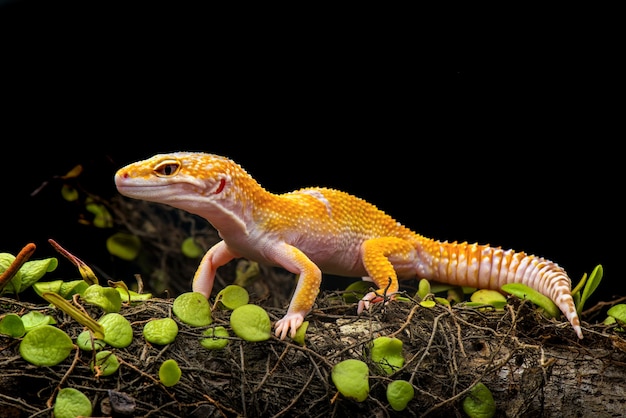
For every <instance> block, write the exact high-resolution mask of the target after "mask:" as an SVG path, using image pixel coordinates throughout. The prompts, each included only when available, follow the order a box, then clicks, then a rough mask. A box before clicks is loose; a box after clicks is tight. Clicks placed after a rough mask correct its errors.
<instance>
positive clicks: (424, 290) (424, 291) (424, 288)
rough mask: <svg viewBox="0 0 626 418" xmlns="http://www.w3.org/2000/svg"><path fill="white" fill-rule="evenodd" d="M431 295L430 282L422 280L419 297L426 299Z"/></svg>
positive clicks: (418, 292) (419, 286)
mask: <svg viewBox="0 0 626 418" xmlns="http://www.w3.org/2000/svg"><path fill="white" fill-rule="evenodd" d="M430 293H431V292H430V282H429V281H428V280H426V279H420V281H419V283H418V285H417V296H418V297H419V298H420V299H424V298H425V297H426V296H427V295H428V294H430Z"/></svg>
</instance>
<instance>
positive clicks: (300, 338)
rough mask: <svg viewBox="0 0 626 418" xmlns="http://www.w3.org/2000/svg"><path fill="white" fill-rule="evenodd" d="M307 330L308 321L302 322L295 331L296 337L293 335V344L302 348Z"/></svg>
mask: <svg viewBox="0 0 626 418" xmlns="http://www.w3.org/2000/svg"><path fill="white" fill-rule="evenodd" d="M307 328H309V321H304V322H302V325H300V326H299V327H298V329H297V330H296V335H294V336H293V338H292V340H293V342H295V343H296V344H298V345H301V346H304V338H305V336H306V330H307Z"/></svg>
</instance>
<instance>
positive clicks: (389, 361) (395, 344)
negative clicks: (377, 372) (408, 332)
mask: <svg viewBox="0 0 626 418" xmlns="http://www.w3.org/2000/svg"><path fill="white" fill-rule="evenodd" d="M371 356H372V361H374V362H376V363H378V365H379V366H380V367H381V368H382V369H383V371H384V372H385V373H387V374H392V373H393V372H395V371H396V370H398V369H399V368H401V367H402V366H403V365H404V356H403V355H402V340H400V339H398V338H391V337H378V338H375V339H374V341H372V346H371Z"/></svg>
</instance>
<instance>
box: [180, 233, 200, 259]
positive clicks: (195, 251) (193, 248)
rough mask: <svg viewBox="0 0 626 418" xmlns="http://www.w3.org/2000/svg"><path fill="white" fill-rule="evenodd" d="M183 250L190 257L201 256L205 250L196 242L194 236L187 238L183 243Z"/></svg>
mask: <svg viewBox="0 0 626 418" xmlns="http://www.w3.org/2000/svg"><path fill="white" fill-rule="evenodd" d="M181 252H182V253H183V255H184V256H185V257H188V258H199V257H202V255H203V254H204V250H203V249H202V247H200V246H199V245H198V244H197V243H196V241H195V240H194V238H193V237H188V238H185V240H184V241H183V244H182V245H181Z"/></svg>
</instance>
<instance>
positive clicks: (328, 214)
mask: <svg viewBox="0 0 626 418" xmlns="http://www.w3.org/2000/svg"><path fill="white" fill-rule="evenodd" d="M115 184H116V186H117V189H118V191H119V192H120V193H121V194H122V195H125V196H128V197H131V198H135V199H142V200H146V201H152V202H159V203H163V204H167V205H170V206H173V207H175V208H179V209H183V210H185V211H187V212H190V213H193V214H196V215H199V216H201V217H203V218H205V219H206V220H207V221H209V222H210V223H211V225H213V227H215V229H216V230H217V231H218V232H219V235H220V237H221V239H222V241H220V242H218V243H217V244H215V245H214V246H213V247H212V248H211V249H209V251H207V253H206V254H205V255H204V257H203V258H202V261H201V263H200V265H199V267H198V269H197V271H196V273H195V275H194V279H193V286H192V288H193V290H194V291H196V292H200V293H202V294H203V295H205V296H206V297H207V298H208V297H209V296H210V294H211V291H212V289H213V282H214V279H215V273H216V269H217V268H218V267H220V266H223V265H224V264H226V263H228V262H229V261H231V260H233V259H234V258H238V257H245V258H247V259H249V260H253V261H257V262H259V263H264V264H267V265H272V266H280V267H282V268H284V269H286V270H288V271H290V272H292V273H294V274H296V275H298V276H299V280H298V283H297V285H296V289H295V291H294V294H293V297H292V299H291V302H290V305H289V309H288V310H287V314H286V315H285V316H284V317H283V318H282V319H280V320H278V321H277V322H276V324H275V333H276V335H277V336H279V337H280V338H281V339H284V338H285V337H286V336H287V334H290V335H291V336H293V335H295V332H296V330H297V329H298V327H299V326H300V325H301V324H302V322H303V321H304V317H305V316H306V315H307V314H308V313H309V312H310V310H311V309H312V307H313V304H314V303H315V298H316V297H317V294H318V292H319V288H320V283H321V280H322V272H323V273H328V274H333V275H338V276H348V277H363V278H364V279H368V280H371V281H373V283H374V284H375V286H376V287H377V290H376V291H374V292H370V293H368V294H367V295H365V296H364V297H363V299H362V300H361V301H360V302H359V304H358V307H357V311H358V312H359V313H361V312H362V311H363V310H364V309H366V308H368V306H369V304H370V303H372V302H378V301H381V300H382V297H381V296H382V295H383V293H385V292H386V294H387V295H393V294H394V293H396V292H398V290H399V285H398V279H408V278H415V277H418V278H426V279H430V280H434V281H439V282H443V283H449V284H455V285H461V286H468V287H475V288H481V289H499V288H500V287H501V286H502V285H503V284H505V283H514V282H515V283H524V284H526V285H528V286H530V287H532V288H534V289H535V290H538V291H539V292H541V293H543V294H544V295H546V296H548V297H549V298H550V299H552V300H553V301H554V302H555V303H556V305H557V306H558V307H559V308H560V310H561V311H562V312H563V314H565V316H566V317H567V319H568V320H569V321H570V323H571V325H572V327H573V328H574V331H575V332H576V334H577V335H578V337H579V338H582V329H581V325H580V320H579V318H578V315H577V313H576V307H575V305H574V300H573V298H572V295H571V281H570V279H569V277H568V276H567V273H566V272H565V271H564V270H563V269H562V268H561V267H559V266H558V265H557V264H555V263H553V262H551V261H549V260H546V259H543V258H540V257H535V256H533V255H527V254H525V253H523V252H515V251H513V250H502V249H501V248H499V247H490V246H489V245H478V244H468V243H467V242H464V243H457V242H447V241H446V242H441V241H437V240H433V239H430V238H426V237H423V236H421V235H419V234H417V233H415V232H413V231H412V230H410V229H408V228H407V227H405V226H403V225H402V224H400V223H399V222H397V221H396V220H395V219H394V218H392V217H391V216H389V215H388V214H386V213H384V212H383V211H381V210H380V209H378V208H377V207H376V206H374V205H373V204H370V203H368V202H366V201H365V200H363V199H361V198H358V197H356V196H353V195H350V194H348V193H345V192H342V191H339V190H334V189H329V188H321V187H313V188H306V189H300V190H296V191H293V192H290V193H284V194H274V193H271V192H269V191H267V190H265V189H264V188H263V187H261V185H260V184H259V183H258V182H257V181H256V180H254V179H253V178H252V177H251V176H250V175H249V174H248V173H247V172H246V171H245V170H244V169H243V168H242V167H241V166H240V165H238V164H236V163H235V162H234V161H232V160H230V159H228V158H225V157H222V156H218V155H213V154H206V153H192V152H177V153H171V154H158V155H155V156H153V157H151V158H148V159H146V160H143V161H138V162H135V163H132V164H129V165H127V166H126V167H123V168H121V169H120V170H119V171H118V172H117V173H116V174H115Z"/></svg>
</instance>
